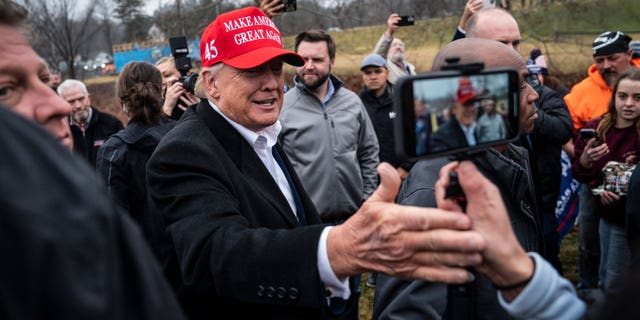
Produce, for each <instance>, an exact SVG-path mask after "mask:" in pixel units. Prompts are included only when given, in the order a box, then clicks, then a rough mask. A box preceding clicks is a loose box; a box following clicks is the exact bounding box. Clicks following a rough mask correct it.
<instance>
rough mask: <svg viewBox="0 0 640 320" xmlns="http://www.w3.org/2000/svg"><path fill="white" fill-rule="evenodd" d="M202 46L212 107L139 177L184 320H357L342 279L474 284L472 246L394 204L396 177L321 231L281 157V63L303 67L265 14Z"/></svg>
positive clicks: (425, 214)
mask: <svg viewBox="0 0 640 320" xmlns="http://www.w3.org/2000/svg"><path fill="white" fill-rule="evenodd" d="M201 39H202V40H201V44H200V55H201V58H202V66H203V68H202V71H201V73H200V77H199V79H198V81H199V82H198V84H197V85H196V92H198V93H199V94H201V95H202V96H204V97H205V98H206V99H203V100H202V101H201V102H200V103H199V104H197V105H193V106H191V107H189V108H188V109H187V111H186V112H185V114H184V115H183V116H182V118H181V120H180V121H179V122H178V124H177V125H176V126H175V128H174V129H173V130H172V131H171V132H169V133H168V134H167V135H166V136H165V137H164V138H163V140H162V141H161V142H160V144H159V145H158V147H157V149H156V151H155V153H154V154H153V156H152V157H151V159H150V160H149V163H148V167H147V182H148V185H149V193H150V194H149V199H150V203H151V205H150V207H151V208H154V209H155V211H153V212H157V216H158V222H159V223H162V227H161V228H162V229H163V230H164V232H163V234H162V235H158V236H159V237H158V240H159V241H160V247H161V248H162V249H160V251H159V252H158V257H159V258H160V260H161V262H162V265H163V266H164V269H165V273H166V275H167V277H168V278H169V280H170V282H171V283H172V285H173V286H174V289H175V290H176V292H177V294H178V297H179V300H180V302H181V304H182V307H183V308H184V311H185V313H186V314H187V315H188V316H189V318H191V319H201V318H202V319H204V318H207V319H210V318H221V319H230V318H234V319H255V318H266V319H330V318H355V317H357V305H358V301H357V298H358V295H357V292H351V290H350V287H349V280H350V276H353V275H358V274H361V273H363V272H366V271H375V272H384V273H388V274H394V275H396V276H399V277H403V278H421V279H428V280H434V281H447V282H456V283H461V282H464V281H467V280H468V279H469V274H468V272H467V271H466V270H465V269H463V267H464V266H467V265H469V264H474V263H479V258H480V256H479V251H480V250H482V248H483V246H484V243H483V242H482V240H481V238H480V235H479V234H477V233H471V232H468V231H465V230H466V229H468V228H469V227H470V224H469V220H468V218H467V217H466V216H464V215H462V214H456V213H451V212H440V211H439V210H438V209H426V208H425V209H419V208H413V207H404V206H400V205H396V204H393V200H394V198H395V195H396V193H397V191H398V187H399V185H400V177H399V176H398V174H397V172H396V171H395V169H394V168H393V167H391V166H390V165H389V164H382V165H380V166H379V167H378V173H379V174H380V176H381V181H382V183H381V186H380V187H379V188H378V189H377V190H376V191H375V192H374V193H373V195H372V196H371V197H370V198H369V199H368V200H367V201H366V202H365V203H364V204H363V205H362V207H361V208H360V209H359V210H358V211H357V212H356V213H355V214H354V215H353V216H352V217H351V218H349V219H348V220H347V221H346V222H344V223H343V224H341V225H337V226H333V227H326V226H323V225H321V224H320V218H319V217H318V213H317V211H316V209H315V207H314V206H313V204H312V202H311V200H310V199H309V197H308V196H307V194H306V192H305V190H304V188H303V187H302V184H301V183H300V180H299V179H298V177H297V176H296V174H295V172H294V170H293V167H292V166H291V163H290V162H289V160H288V158H287V157H286V155H285V154H284V152H283V151H282V148H281V147H280V146H279V144H278V143H277V136H278V133H279V130H280V128H281V125H280V123H279V122H278V115H279V113H280V109H281V106H282V100H283V87H284V86H283V84H284V75H283V71H282V67H283V62H286V63H288V64H292V65H294V66H302V65H303V64H304V60H303V59H302V57H301V56H299V55H297V54H295V53H293V52H290V51H287V50H284V49H282V43H281V35H280V32H279V31H278V30H277V29H276V27H275V26H274V25H273V23H272V22H271V20H269V19H268V18H267V17H266V16H265V15H264V14H263V13H262V12H261V11H260V10H258V9H257V8H253V7H250V8H245V9H240V10H236V11H232V12H229V13H226V14H222V15H220V16H218V17H217V19H216V20H215V21H213V22H212V23H211V24H210V25H209V26H208V27H207V28H206V29H205V31H204V33H203V35H202V38H201ZM389 226H392V227H389ZM444 229H449V230H444ZM444 251H446V252H444ZM447 266H457V267H447Z"/></svg>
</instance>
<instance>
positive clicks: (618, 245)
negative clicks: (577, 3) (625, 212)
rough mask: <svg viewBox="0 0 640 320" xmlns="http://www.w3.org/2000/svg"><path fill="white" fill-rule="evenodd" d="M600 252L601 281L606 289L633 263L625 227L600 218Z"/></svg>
mask: <svg viewBox="0 0 640 320" xmlns="http://www.w3.org/2000/svg"><path fill="white" fill-rule="evenodd" d="M600 253H601V254H600V281H601V283H602V285H603V287H604V289H605V290H606V289H608V288H610V286H611V283H613V282H614V281H616V279H618V278H619V277H620V276H621V275H622V274H624V272H625V271H626V270H627V269H628V268H629V265H630V264H631V263H630V262H631V260H630V259H631V252H630V251H629V243H628V242H627V231H626V229H625V227H622V226H618V225H615V224H610V223H608V222H607V221H605V220H604V219H600Z"/></svg>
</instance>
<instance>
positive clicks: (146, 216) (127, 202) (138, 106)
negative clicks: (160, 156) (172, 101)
mask: <svg viewBox="0 0 640 320" xmlns="http://www.w3.org/2000/svg"><path fill="white" fill-rule="evenodd" d="M116 96H117V97H118V100H119V101H120V104H121V105H122V109H123V110H124V112H125V114H126V115H127V117H128V118H129V119H130V120H129V123H128V124H127V127H126V128H125V129H123V130H120V131H119V132H118V133H116V134H114V135H113V136H111V137H110V138H109V139H107V141H106V142H105V143H104V144H103V145H102V146H101V147H100V149H99V150H98V156H97V161H96V171H97V172H98V174H100V176H101V177H102V178H103V179H104V181H105V184H106V186H107V188H108V190H109V193H110V194H111V197H112V198H113V200H114V201H115V203H116V204H117V205H118V206H119V207H121V208H122V209H123V210H124V211H125V212H128V213H129V214H130V215H131V217H132V218H133V219H134V220H135V221H136V222H137V223H138V225H139V226H140V228H141V229H142V233H143V234H144V236H145V238H146V239H147V241H148V242H149V244H150V246H151V247H155V243H153V241H152V239H154V233H158V232H162V231H161V230H159V229H158V226H157V223H155V221H156V220H155V219H153V218H152V217H151V216H150V214H151V213H150V212H149V211H148V208H147V202H146V199H147V184H146V181H145V173H146V166H147V161H148V160H149V157H150V156H151V153H153V151H154V150H155V148H156V146H157V145H158V142H160V139H162V137H163V136H164V135H165V134H166V133H167V132H169V130H171V129H172V128H173V126H174V125H175V121H173V120H171V119H169V118H168V117H167V115H166V114H165V113H163V111H162V76H161V74H160V71H159V70H158V69H157V68H156V67H154V66H153V65H152V64H150V63H147V62H130V63H128V64H127V65H125V67H124V69H122V72H121V73H120V76H119V77H118V80H117V81H116Z"/></svg>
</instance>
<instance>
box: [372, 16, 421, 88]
mask: <svg viewBox="0 0 640 320" xmlns="http://www.w3.org/2000/svg"><path fill="white" fill-rule="evenodd" d="M411 18H413V17H411ZM401 19H402V18H401V17H400V16H399V15H398V14H397V13H392V14H391V15H390V16H389V18H388V19H387V30H386V31H385V32H384V33H383V34H382V36H381V37H380V40H378V43H376V46H375V48H374V49H373V53H377V54H379V55H381V56H382V57H383V58H385V59H387V69H389V82H390V83H391V84H395V83H396V80H398V78H400V77H402V76H406V75H414V74H416V68H415V67H414V66H413V65H412V64H411V63H409V62H407V61H406V60H405V55H406V51H405V46H404V42H402V40H400V39H398V38H394V37H393V34H394V33H395V32H396V30H398V28H399V27H400V26H399V25H398V23H399V22H400V20H401Z"/></svg>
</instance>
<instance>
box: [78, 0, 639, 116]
mask: <svg viewBox="0 0 640 320" xmlns="http://www.w3.org/2000/svg"><path fill="white" fill-rule="evenodd" d="M561 2H562V4H560V1H555V3H556V4H555V5H549V6H544V7H538V8H536V9H534V10H527V11H523V10H518V8H515V9H514V10H513V14H514V16H515V17H516V19H517V20H518V23H519V24H520V30H521V33H522V40H523V41H522V45H521V49H520V50H521V54H522V55H523V56H524V57H525V59H526V58H527V57H528V55H529V51H530V50H531V49H532V48H534V47H540V48H541V49H542V51H543V52H544V53H545V55H546V58H547V64H548V65H549V71H550V73H551V74H553V75H556V76H558V77H559V78H560V80H561V82H562V84H563V85H565V86H566V87H571V85H573V83H575V82H577V81H579V80H580V79H581V78H583V77H584V76H585V75H586V69H587V68H588V66H589V65H591V63H592V56H591V42H592V41H593V39H594V38H595V37H596V36H597V35H598V34H600V33H601V32H603V31H606V30H622V31H625V32H626V33H628V34H629V35H630V36H631V37H632V38H634V39H638V40H640V24H639V23H638V18H637V17H640V5H638V4H637V0H605V1H603V0H601V1H595V0H579V1H578V0H576V1H561ZM292 14H295V13H292ZM456 14H460V13H456ZM458 21H459V16H450V17H443V18H432V19H422V20H418V21H416V25H415V26H411V27H404V28H400V29H399V31H398V32H397V33H396V36H397V37H398V38H401V39H402V40H403V41H404V42H405V44H406V47H407V60H408V61H410V62H411V63H413V64H414V65H415V66H416V69H417V70H418V71H419V72H426V71H429V70H430V67H431V62H432V61H433V58H434V57H435V55H436V53H437V52H438V50H439V49H440V48H441V47H442V46H443V45H445V44H446V43H448V42H449V41H450V40H451V38H452V37H453V33H454V31H455V28H456V26H457V24H458ZM385 28H386V25H378V26H371V27H362V28H355V29H347V30H341V31H331V32H330V34H331V35H332V36H333V37H334V39H335V41H336V45H337V56H336V61H335V65H334V71H333V72H334V73H335V74H337V75H338V76H340V78H342V79H343V80H345V82H346V84H347V87H348V88H350V89H352V90H354V91H359V90H360V88H361V86H362V84H361V80H360V76H359V67H360V62H361V61H362V59H363V58H364V57H365V56H366V55H367V54H369V53H370V52H371V51H372V50H373V47H374V46H375V43H376V42H377V41H378V38H379V37H380V35H381V34H382V33H383V32H384V30H385ZM293 38H294V37H293V36H290V37H285V38H284V39H283V41H284V46H285V47H286V48H288V49H291V50H293V43H294V39H293ZM285 71H286V73H287V76H286V81H287V82H288V83H290V82H291V79H292V75H293V73H294V70H293V68H290V67H289V68H287V69H285ZM113 81H115V78H114V77H109V78H101V79H91V80H90V81H87V83H89V84H90V86H89V89H90V91H91V92H92V97H93V101H94V103H95V105H97V106H99V107H101V108H104V109H107V111H110V112H113V113H115V114H118V115H119V116H120V117H121V119H123V120H124V117H123V116H122V114H121V112H120V107H119V106H116V102H115V99H114V98H113V97H114V95H113V93H114V92H113Z"/></svg>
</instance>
